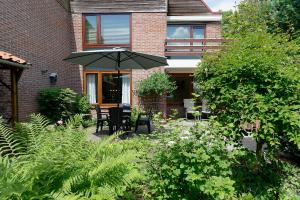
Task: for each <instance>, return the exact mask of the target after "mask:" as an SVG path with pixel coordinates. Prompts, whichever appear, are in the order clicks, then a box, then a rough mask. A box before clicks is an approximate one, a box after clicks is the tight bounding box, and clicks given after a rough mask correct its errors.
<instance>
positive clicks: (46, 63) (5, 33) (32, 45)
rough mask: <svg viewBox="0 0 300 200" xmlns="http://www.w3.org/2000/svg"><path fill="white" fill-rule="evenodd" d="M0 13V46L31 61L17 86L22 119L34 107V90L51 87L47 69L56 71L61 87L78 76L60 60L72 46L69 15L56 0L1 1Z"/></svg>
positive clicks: (76, 72) (36, 91)
mask: <svg viewBox="0 0 300 200" xmlns="http://www.w3.org/2000/svg"><path fill="white" fill-rule="evenodd" d="M0 13H1V15H0V49H1V50H3V51H7V52H9V53H12V54H14V55H16V56H18V57H20V58H23V59H25V60H27V61H28V62H30V63H31V64H32V66H30V68H29V69H27V70H25V71H24V73H23V75H22V77H21V79H20V81H19V88H18V89H19V116H20V118H21V119H26V118H28V115H29V114H30V113H32V112H35V111H37V102H36V98H37V93H38V91H39V90H40V89H42V88H46V87H51V85H50V81H49V75H50V73H53V72H55V73H57V74H58V82H57V84H56V86H63V87H67V86H73V85H72V84H71V85H70V80H73V77H76V76H77V77H79V76H80V74H78V70H76V69H74V66H71V65H69V64H68V63H66V62H63V61H62V59H63V58H64V57H66V56H67V55H68V54H69V53H70V52H71V50H72V48H73V47H72V43H71V39H72V27H71V23H70V20H71V16H70V14H69V13H68V12H67V11H66V10H65V9H64V8H63V7H62V6H61V5H60V4H59V3H58V2H57V1H56V0H22V1H20V0H10V1H2V2H1V6H0ZM74 87H75V88H76V86H75V85H74ZM79 87H80V86H79Z"/></svg>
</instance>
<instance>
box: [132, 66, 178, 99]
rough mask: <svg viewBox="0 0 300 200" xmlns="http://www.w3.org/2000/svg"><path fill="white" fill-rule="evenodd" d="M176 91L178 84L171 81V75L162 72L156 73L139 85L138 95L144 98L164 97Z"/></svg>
mask: <svg viewBox="0 0 300 200" xmlns="http://www.w3.org/2000/svg"><path fill="white" fill-rule="evenodd" d="M175 89H176V84H175V83H174V82H171V81H170V77H169V75H167V74H165V73H162V72H154V73H153V74H151V75H150V76H149V77H147V78H146V79H144V80H142V81H141V82H139V84H138V85H137V94H138V96H140V97H144V96H148V95H150V96H152V95H157V96H162V95H163V94H165V93H171V92H173V91H174V90H175Z"/></svg>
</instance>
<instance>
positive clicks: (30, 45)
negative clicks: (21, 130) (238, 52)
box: [0, 0, 221, 119]
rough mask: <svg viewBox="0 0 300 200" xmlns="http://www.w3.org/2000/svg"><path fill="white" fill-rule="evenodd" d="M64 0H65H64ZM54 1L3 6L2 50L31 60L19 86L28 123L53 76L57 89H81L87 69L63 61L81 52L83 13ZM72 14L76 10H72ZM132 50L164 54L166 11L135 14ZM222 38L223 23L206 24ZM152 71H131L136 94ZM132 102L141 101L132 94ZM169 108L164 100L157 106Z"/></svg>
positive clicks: (26, 0) (14, 2)
mask: <svg viewBox="0 0 300 200" xmlns="http://www.w3.org/2000/svg"><path fill="white" fill-rule="evenodd" d="M60 2H61V1H60ZM63 2H64V6H62V4H61V3H58V2H57V1H56V0H22V1H18V0H11V1H4V2H2V4H1V7H0V12H1V17H0V50H3V51H7V52H10V53H12V54H15V55H17V56H20V57H22V58H24V59H25V60H27V61H28V62H29V63H31V64H32V66H31V67H30V68H29V69H28V70H25V71H24V73H23V76H22V78H21V80H20V82H19V116H20V117H21V119H26V118H27V117H28V115H29V114H30V113H32V112H36V111H37V102H36V97H37V93H38V91H39V90H41V89H42V88H46V87H52V85H51V84H50V81H49V75H50V73H57V74H58V82H57V83H56V85H55V86H61V87H70V88H72V89H74V90H75V91H77V92H82V91H83V69H82V67H79V66H77V65H71V64H68V63H67V62H64V61H62V59H63V58H64V57H66V56H67V55H69V54H70V52H72V51H82V50H83V48H82V39H83V38H82V31H83V30H82V13H80V12H78V10H77V11H76V12H72V13H70V12H69V11H67V6H66V4H65V2H66V1H63ZM71 10H72V7H71ZM131 24H132V31H131V38H132V44H131V48H132V50H133V51H138V52H144V53H149V54H154V55H160V56H164V51H165V48H164V45H165V39H166V34H167V33H166V31H167V12H148V13H147V12H133V13H132V23H131ZM220 36H221V31H220V23H219V22H210V23H208V24H207V25H206V37H207V38H216V37H220ZM152 71H162V72H164V67H160V68H156V69H153V70H149V71H145V70H133V71H132V85H133V87H132V88H133V90H135V88H136V83H137V82H138V81H139V80H141V79H143V78H145V77H147V75H148V74H149V73H151V72H152ZM133 104H134V105H138V104H139V102H138V98H137V97H136V96H135V95H133ZM159 107H160V109H162V110H166V101H165V98H163V100H162V101H161V103H160V105H159Z"/></svg>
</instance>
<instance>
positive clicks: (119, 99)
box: [117, 52, 121, 108]
mask: <svg viewBox="0 0 300 200" xmlns="http://www.w3.org/2000/svg"><path fill="white" fill-rule="evenodd" d="M117 62H118V65H117V67H118V83H117V87H118V108H119V107H120V102H121V92H120V91H121V90H120V65H121V56H120V52H118V58H117Z"/></svg>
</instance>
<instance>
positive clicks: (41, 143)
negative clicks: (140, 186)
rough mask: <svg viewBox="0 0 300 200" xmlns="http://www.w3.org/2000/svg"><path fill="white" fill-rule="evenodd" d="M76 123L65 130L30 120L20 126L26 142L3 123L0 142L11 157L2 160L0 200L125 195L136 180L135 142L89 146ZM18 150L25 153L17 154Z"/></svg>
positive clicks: (110, 140) (39, 119)
mask: <svg viewBox="0 0 300 200" xmlns="http://www.w3.org/2000/svg"><path fill="white" fill-rule="evenodd" d="M80 120H81V119H80V115H76V117H75V118H71V119H70V120H68V122H67V124H66V127H61V128H57V129H53V128H51V127H47V121H46V120H45V119H44V118H43V117H41V116H39V115H38V116H33V117H32V121H31V122H30V123H23V124H19V129H18V130H23V133H22V134H23V135H26V136H27V137H26V138H27V140H26V141H23V142H24V143H20V140H16V139H14V138H13V137H11V135H14V136H16V135H18V133H13V132H12V130H10V129H9V130H8V129H7V128H3V127H5V125H4V124H2V123H1V124H2V126H0V133H2V132H6V133H9V135H3V138H4V139H6V140H5V141H6V143H7V145H6V146H8V147H9V148H10V150H11V153H10V154H6V156H0V199H3V200H5V199H100V200H101V199H103V200H107V199H117V198H118V197H119V196H123V195H125V192H126V190H127V187H130V185H131V183H133V181H135V180H137V179H139V177H140V175H139V172H138V170H137V168H136V166H135V163H136V158H137V155H138V154H137V150H136V148H138V147H135V144H136V142H135V141H134V140H132V141H128V143H129V144H127V141H121V142H116V141H115V140H114V139H115V138H116V136H117V135H115V136H111V137H107V138H102V139H101V140H100V141H89V140H87V137H86V133H85V132H84V131H83V129H80V128H76V127H77V124H78V121H80ZM3 141H4V140H3ZM4 143H5V142H3V143H2V144H4ZM20 147H26V149H27V150H26V151H23V154H19V153H15V152H18V151H19V148H20ZM0 153H3V149H2V148H0Z"/></svg>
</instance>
